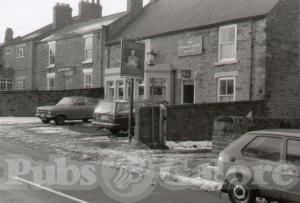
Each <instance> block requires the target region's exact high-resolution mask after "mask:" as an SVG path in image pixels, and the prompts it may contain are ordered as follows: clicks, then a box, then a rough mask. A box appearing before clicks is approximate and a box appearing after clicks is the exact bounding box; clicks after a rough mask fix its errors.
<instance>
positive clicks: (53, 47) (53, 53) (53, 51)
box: [48, 41, 56, 66]
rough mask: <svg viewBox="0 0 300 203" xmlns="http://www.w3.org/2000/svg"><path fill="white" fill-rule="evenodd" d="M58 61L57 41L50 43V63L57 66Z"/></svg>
mask: <svg viewBox="0 0 300 203" xmlns="http://www.w3.org/2000/svg"><path fill="white" fill-rule="evenodd" d="M55 61H56V42H55V41H54V42H49V43H48V65H49V66H55Z"/></svg>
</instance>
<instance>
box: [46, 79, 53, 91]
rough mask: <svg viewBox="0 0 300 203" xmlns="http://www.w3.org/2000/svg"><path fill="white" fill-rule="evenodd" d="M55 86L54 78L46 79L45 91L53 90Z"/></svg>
mask: <svg viewBox="0 0 300 203" xmlns="http://www.w3.org/2000/svg"><path fill="white" fill-rule="evenodd" d="M54 85H55V78H54V77H48V78H47V89H48V90H54Z"/></svg>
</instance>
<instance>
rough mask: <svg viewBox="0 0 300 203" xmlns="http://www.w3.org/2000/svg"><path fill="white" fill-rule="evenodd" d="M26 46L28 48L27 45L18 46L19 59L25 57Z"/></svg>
mask: <svg viewBox="0 0 300 203" xmlns="http://www.w3.org/2000/svg"><path fill="white" fill-rule="evenodd" d="M25 46H26V45H25V44H21V45H17V46H16V52H17V53H16V54H17V58H22V57H25Z"/></svg>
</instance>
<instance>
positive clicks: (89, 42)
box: [83, 35, 93, 63]
mask: <svg viewBox="0 0 300 203" xmlns="http://www.w3.org/2000/svg"><path fill="white" fill-rule="evenodd" d="M83 38H84V62H87V63H90V62H92V61H93V35H86V36H84V37H83Z"/></svg>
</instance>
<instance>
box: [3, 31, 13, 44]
mask: <svg viewBox="0 0 300 203" xmlns="http://www.w3.org/2000/svg"><path fill="white" fill-rule="evenodd" d="M13 39H14V31H13V29H12V28H7V29H6V31H5V39H4V42H11V41H12V40H13Z"/></svg>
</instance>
